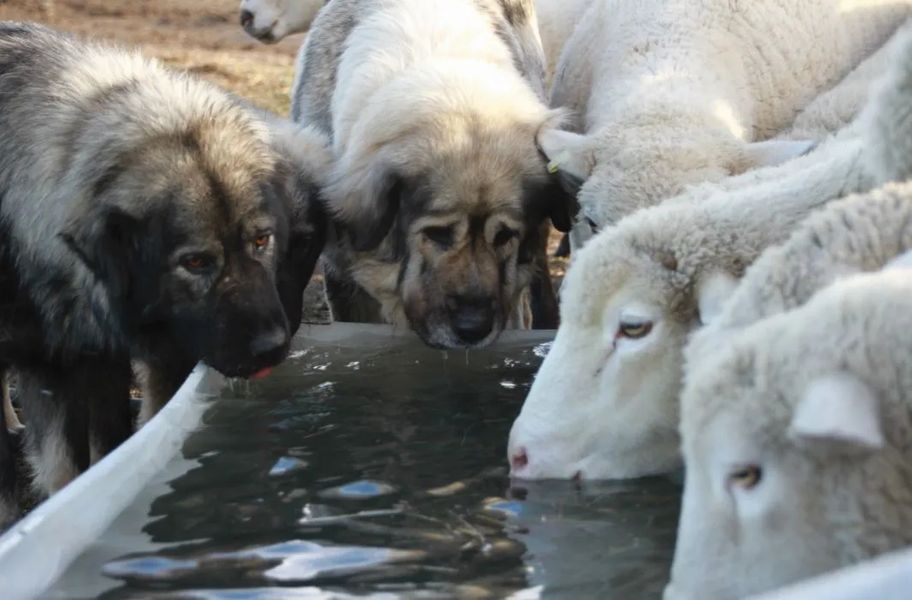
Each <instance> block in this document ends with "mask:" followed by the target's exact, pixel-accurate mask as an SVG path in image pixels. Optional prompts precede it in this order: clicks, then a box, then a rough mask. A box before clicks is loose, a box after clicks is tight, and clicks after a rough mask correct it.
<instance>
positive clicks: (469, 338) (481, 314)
mask: <svg viewBox="0 0 912 600" xmlns="http://www.w3.org/2000/svg"><path fill="white" fill-rule="evenodd" d="M449 307H450V321H451V323H452V326H453V331H454V332H455V333H456V335H457V336H458V337H459V339H460V340H461V341H463V342H465V343H467V344H476V343H478V342H480V341H481V340H483V339H485V338H486V337H488V335H490V333H491V331H492V330H493V329H494V301H493V299H491V298H467V297H454V298H451V299H450V301H449Z"/></svg>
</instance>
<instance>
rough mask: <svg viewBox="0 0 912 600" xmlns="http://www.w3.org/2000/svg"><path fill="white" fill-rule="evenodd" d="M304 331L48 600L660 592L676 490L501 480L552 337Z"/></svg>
mask: <svg viewBox="0 0 912 600" xmlns="http://www.w3.org/2000/svg"><path fill="white" fill-rule="evenodd" d="M307 333H308V332H307V331H304V332H303V334H304V340H305V342H304V343H303V344H302V346H301V349H300V350H298V351H296V352H295V353H293V355H292V358H291V359H290V360H289V361H288V362H287V363H285V364H284V365H283V366H282V367H281V368H279V369H277V370H276V372H275V373H274V375H273V376H272V377H270V378H269V379H266V380H264V381H261V382H256V383H250V384H246V383H245V384H241V385H238V384H235V385H232V386H229V387H226V388H225V389H224V390H223V391H222V393H221V396H220V397H219V398H218V399H217V400H216V401H215V402H213V404H212V407H211V409H210V410H209V412H208V413H207V415H206V417H205V426H204V427H202V428H201V429H200V430H199V431H197V432H195V433H193V434H191V436H190V437H189V438H188V439H187V441H186V443H185V445H184V448H183V451H182V456H181V457H180V458H178V459H176V460H174V461H172V463H171V464H170V465H169V467H168V468H167V469H165V471H164V472H162V473H161V474H160V475H159V476H158V477H157V478H156V480H155V481H153V482H152V483H151V484H150V485H149V486H148V487H147V489H146V490H145V491H144V492H143V493H142V494H140V496H139V497H137V499H136V500H135V502H134V503H133V505H132V506H131V507H130V508H129V509H128V510H126V511H125V512H124V513H123V514H121V515H120V516H119V517H118V519H117V520H116V521H115V522H114V524H113V525H112V526H111V527H110V528H109V530H108V531H107V533H105V535H104V536H103V537H102V538H101V539H99V540H98V541H97V543H96V544H94V545H93V546H91V547H90V548H89V549H87V550H86V552H85V553H84V554H83V555H82V556H81V557H80V558H79V559H77V560H76V561H75V563H74V564H73V565H72V566H71V568H70V569H69V571H68V572H67V573H66V574H65V575H64V577H63V578H62V579H61V580H60V581H58V583H57V584H56V586H55V587H54V588H53V589H52V590H51V591H49V592H48V593H47V594H46V597H48V598H67V599H72V598H82V597H86V598H88V597H96V596H99V595H100V596H101V597H102V598H110V599H114V598H199V599H207V600H208V599H226V600H227V599H260V598H262V599H273V598H276V599H279V598H282V599H284V598H291V599H294V598H347V597H353V596H354V597H362V596H366V595H371V596H372V597H381V598H382V597H390V598H398V597H406V598H452V597H465V598H486V597H492V598H503V597H507V596H510V595H511V594H513V595H514V597H515V598H534V597H539V596H541V597H546V598H621V599H627V598H657V597H659V596H660V594H661V590H662V587H663V586H664V583H665V581H666V579H667V575H668V568H669V564H670V560H671V554H672V548H673V542H674V534H675V527H676V522H677V516H678V509H679V498H680V484H679V482H678V481H677V480H675V479H674V478H654V479H644V480H638V481H628V482H582V483H580V484H576V483H573V482H558V481H555V482H538V483H525V482H515V481H514V482H511V481H510V479H509V477H508V476H507V469H506V465H505V463H506V458H505V452H506V450H505V446H506V439H507V433H508V432H509V428H510V424H511V423H512V421H513V419H514V418H515V416H516V414H517V413H518V411H519V408H520V406H521V404H522V400H523V397H524V396H525V394H526V392H527V391H528V388H529V385H530V383H531V381H532V377H533V375H534V373H535V369H536V367H537V366H538V364H539V363H540V362H541V358H542V356H544V354H545V353H546V352H547V347H548V344H547V342H546V341H545V338H544V337H541V336H536V335H534V334H525V335H523V336H519V338H514V339H513V341H509V340H508V341H505V342H503V343H500V344H499V345H498V346H497V347H496V348H494V349H489V350H483V351H472V352H470V353H466V352H448V353H443V352H440V351H435V350H431V349H428V348H425V347H423V346H421V345H420V344H419V343H417V342H415V341H413V340H411V339H409V338H407V337H391V336H389V335H380V334H376V333H375V334H364V333H362V334H359V335H356V336H342V337H336V338H335V339H325V340H324V341H322V342H314V341H313V340H310V341H307ZM150 452H154V449H150Z"/></svg>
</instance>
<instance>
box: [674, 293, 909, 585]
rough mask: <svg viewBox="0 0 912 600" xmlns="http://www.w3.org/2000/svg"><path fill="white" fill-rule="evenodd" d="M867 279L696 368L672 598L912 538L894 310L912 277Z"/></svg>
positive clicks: (762, 579)
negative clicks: (871, 282) (871, 285)
mask: <svg viewBox="0 0 912 600" xmlns="http://www.w3.org/2000/svg"><path fill="white" fill-rule="evenodd" d="M858 284H859V282H858V281H856V282H852V283H851V284H849V283H848V282H844V283H842V284H835V285H834V286H833V287H832V288H830V289H828V290H826V291H824V292H822V293H821V294H820V295H818V296H817V297H815V299H814V300H812V301H811V302H810V303H809V304H808V305H806V306H805V307H803V308H801V309H797V310H795V311H792V312H790V313H783V314H780V315H777V316H774V317H771V318H769V319H766V320H764V321H761V322H759V323H757V324H755V325H752V326H750V327H748V328H747V329H744V330H742V331H740V332H738V333H736V334H735V335H734V336H733V337H731V338H729V341H728V342H726V344H725V346H724V347H723V348H722V349H720V350H719V351H717V352H716V353H714V354H712V355H706V354H703V355H701V356H700V358H699V361H698V362H697V363H695V364H690V363H688V366H687V376H686V379H687V381H686V385H685V387H684V391H683V394H682V398H681V406H682V422H681V431H682V438H683V452H684V457H685V462H686V466H687V469H686V471H687V474H686V483H685V491H684V501H683V508H682V515H681V521H680V528H679V535H678V543H677V549H676V553H675V562H674V567H673V570H672V581H671V583H670V584H669V586H668V588H667V590H666V593H665V598H666V600H683V599H690V598H711V599H723V598H741V597H745V596H750V595H752V594H755V593H758V592H762V591H765V590H768V589H772V588H776V587H779V586H782V585H786V584H788V583H791V582H793V581H796V580H799V579H804V578H807V577H811V576H814V575H817V574H819V573H822V572H825V571H828V570H831V569H834V568H837V567H840V566H842V565H847V564H851V563H854V562H857V561H859V560H863V559H865V558H870V557H872V556H875V555H877V554H880V553H883V552H886V551H889V550H892V549H895V548H899V547H901V546H905V545H908V544H909V543H910V542H912V533H910V525H912V467H910V466H909V464H910V456H909V450H908V447H909V444H908V440H909V437H910V427H912V421H910V407H912V404H910V400H912V398H910V397H909V391H910V390H912V369H910V368H909V367H910V363H909V361H908V360H907V358H908V353H909V351H910V350H912V348H910V347H909V343H908V340H907V337H906V336H905V333H904V331H905V327H906V325H905V324H900V323H897V322H896V320H895V319H894V318H893V317H892V315H908V314H910V309H912V301H910V300H909V298H910V291H912V285H910V284H912V280H910V279H909V278H908V276H907V278H906V281H905V282H904V283H901V284H897V282H895V281H892V282H891V281H883V280H882V281H879V282H877V286H878V287H877V289H876V290H871V289H868V290H864V289H861V288H860V287H858ZM864 285H867V284H864ZM872 291H874V293H873V294H872V293H871V292H872ZM865 296H866V297H867V299H865V298H864V297H865ZM903 307H905V308H903ZM884 311H886V312H884ZM885 315H891V316H890V317H888V318H884V316H885ZM900 318H901V319H902V320H903V321H904V323H905V322H910V323H912V320H907V318H906V317H905V316H902V317H900ZM897 327H898V329H897ZM891 330H892V331H891ZM904 338H905V339H906V341H905V342H904V341H903V339H904Z"/></svg>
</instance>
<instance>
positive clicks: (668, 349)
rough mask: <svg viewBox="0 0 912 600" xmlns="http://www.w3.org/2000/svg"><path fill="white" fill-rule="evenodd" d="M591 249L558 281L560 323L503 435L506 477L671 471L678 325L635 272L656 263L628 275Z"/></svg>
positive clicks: (660, 290)
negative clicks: (506, 446) (508, 469)
mask: <svg viewBox="0 0 912 600" xmlns="http://www.w3.org/2000/svg"><path fill="white" fill-rule="evenodd" d="M599 246H600V241H599V239H598V238H596V239H595V240H593V242H590V244H588V245H587V246H586V247H585V248H584V249H583V250H582V251H581V252H580V254H579V255H578V257H577V258H576V259H575V262H574V265H573V268H571V270H570V272H569V273H568V276H567V279H566V280H565V282H564V288H563V291H562V309H561V311H562V313H563V314H564V319H563V322H562V324H561V327H560V329H559V330H558V333H557V337H556V339H555V341H554V344H553V346H552V348H551V350H550V352H549V353H548V356H547V357H546V358H545V361H544V363H543V364H542V366H541V369H540V370H539V372H538V374H537V376H536V379H535V382H534V384H533V385H532V389H531V390H530V392H529V396H528V397H527V398H526V402H525V404H524V405H523V408H522V412H521V414H520V415H519V417H518V418H517V420H516V422H515V423H514V425H513V430H512V431H511V433H510V443H509V449H508V453H509V456H508V458H509V460H510V464H511V467H512V468H511V473H512V475H513V476H514V477H518V478H522V479H558V478H563V479H566V478H573V477H580V478H585V479H601V478H626V477H636V476H642V475H647V474H654V473H659V472H666V471H669V470H672V469H674V468H675V467H676V466H677V465H678V464H679V453H678V433H677V409H676V396H677V392H678V389H679V387H680V379H681V355H682V347H683V344H684V340H685V338H686V335H687V331H686V328H687V326H686V324H684V323H681V322H679V321H678V320H676V319H675V318H672V316H671V315H669V314H668V306H669V304H670V299H669V297H668V291H667V290H666V288H665V286H664V285H663V282H662V281H651V280H650V279H648V277H647V276H646V275H644V273H646V274H648V273H654V272H655V265H651V266H647V265H643V264H639V263H640V262H641V261H635V262H634V264H632V265H629V268H627V267H626V266H624V265H623V264H620V263H617V262H615V261H614V260H613V253H611V252H602V251H601V248H600V247H599ZM600 297H601V298H604V299H601V300H600Z"/></svg>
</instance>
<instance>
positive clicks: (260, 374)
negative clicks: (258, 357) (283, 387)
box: [250, 367, 272, 379]
mask: <svg viewBox="0 0 912 600" xmlns="http://www.w3.org/2000/svg"><path fill="white" fill-rule="evenodd" d="M270 375H272V367H266V368H265V369H260V370H259V371H257V372H256V373H254V374H253V375H251V376H250V378H251V379H266V378H267V377H269V376H270Z"/></svg>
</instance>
